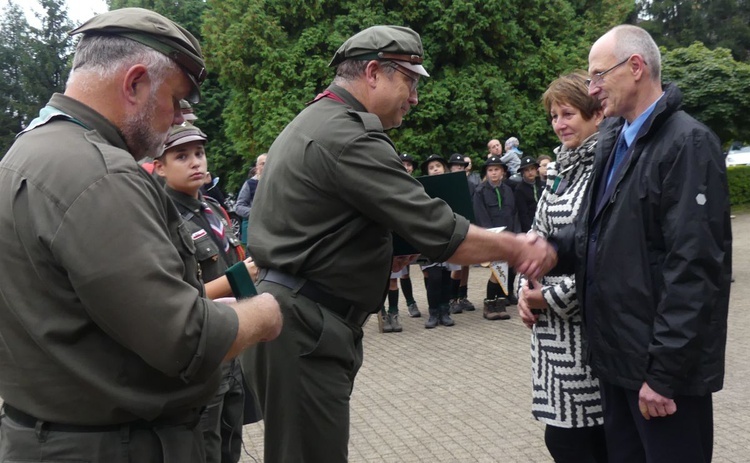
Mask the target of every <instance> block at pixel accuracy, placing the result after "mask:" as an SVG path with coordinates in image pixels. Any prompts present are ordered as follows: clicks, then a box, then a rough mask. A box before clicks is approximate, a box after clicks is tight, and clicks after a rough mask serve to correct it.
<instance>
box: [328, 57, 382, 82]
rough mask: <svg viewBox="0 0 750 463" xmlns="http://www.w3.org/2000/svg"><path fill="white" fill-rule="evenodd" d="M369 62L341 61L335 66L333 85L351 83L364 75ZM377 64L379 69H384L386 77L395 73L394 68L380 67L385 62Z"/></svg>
mask: <svg viewBox="0 0 750 463" xmlns="http://www.w3.org/2000/svg"><path fill="white" fill-rule="evenodd" d="M370 61H372V60H361V59H360V60H357V59H348V60H346V61H342V62H341V64H339V65H338V66H336V77H335V78H334V79H333V83H334V84H340V83H343V82H351V81H353V80H356V79H358V78H359V77H361V76H363V75H364V74H365V69H367V63H369V62H370ZM378 62H379V63H380V64H381V67H383V68H384V69H385V71H384V72H385V73H386V75H392V74H393V73H394V72H396V69H395V68H394V67H391V66H382V64H383V63H385V62H387V61H378Z"/></svg>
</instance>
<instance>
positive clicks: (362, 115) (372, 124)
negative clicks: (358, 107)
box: [349, 109, 383, 132]
mask: <svg viewBox="0 0 750 463" xmlns="http://www.w3.org/2000/svg"><path fill="white" fill-rule="evenodd" d="M349 114H351V115H353V116H355V117H356V118H357V119H359V120H360V121H362V124H363V125H364V126H365V130H366V131H368V132H383V124H382V123H381V122H380V118H379V117H378V116H376V115H375V114H373V113H368V112H364V111H354V110H353V109H350V110H349Z"/></svg>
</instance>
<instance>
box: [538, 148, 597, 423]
mask: <svg viewBox="0 0 750 463" xmlns="http://www.w3.org/2000/svg"><path fill="white" fill-rule="evenodd" d="M597 137H598V133H595V134H594V135H592V136H590V137H589V138H587V139H586V140H585V141H584V142H583V144H582V145H581V146H580V147H578V148H576V149H574V150H566V149H565V148H564V147H562V146H561V147H559V148H557V149H556V154H557V161H556V162H554V163H550V164H549V166H548V171H547V183H546V186H545V189H544V192H543V193H542V196H541V198H540V200H539V205H538V207H537V211H536V217H535V218H534V225H533V227H532V232H534V231H535V232H536V233H538V234H540V235H542V236H544V237H545V238H546V237H547V236H550V235H555V234H556V232H557V231H558V230H560V229H561V228H563V227H565V226H566V225H568V224H570V223H572V222H573V221H574V219H575V217H576V216H577V215H578V212H579V209H580V207H581V203H582V202H583V197H584V192H585V190H586V187H587V185H588V183H589V179H590V177H591V172H592V169H593V165H594V149H595V147H596V142H597ZM541 283H542V285H543V288H542V295H543V296H544V298H545V299H546V301H547V303H548V304H549V307H550V308H549V309H548V310H545V311H543V313H542V314H541V315H540V316H539V320H538V321H537V323H536V325H534V328H533V330H532V335H531V360H532V368H533V374H532V383H533V391H532V397H533V401H532V407H531V411H532V414H533V415H534V417H535V418H536V419H537V420H539V421H541V422H543V423H546V424H549V425H552V426H557V427H563V428H581V427H589V426H595V425H601V424H602V422H603V418H602V406H601V398H600V395H599V382H598V381H597V380H596V379H595V378H593V377H592V374H591V368H590V367H589V366H588V365H586V364H585V352H584V350H583V349H584V348H583V342H582V339H581V337H582V333H583V326H582V316H581V311H580V308H579V305H578V299H577V298H576V287H575V275H561V276H546V277H544V279H543V280H542V282H541Z"/></svg>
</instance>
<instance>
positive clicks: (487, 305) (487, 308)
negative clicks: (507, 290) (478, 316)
mask: <svg viewBox="0 0 750 463" xmlns="http://www.w3.org/2000/svg"><path fill="white" fill-rule="evenodd" d="M482 312H483V313H482V316H483V317H484V318H486V319H487V320H499V318H498V313H497V299H485V300H484V307H483V308H482Z"/></svg>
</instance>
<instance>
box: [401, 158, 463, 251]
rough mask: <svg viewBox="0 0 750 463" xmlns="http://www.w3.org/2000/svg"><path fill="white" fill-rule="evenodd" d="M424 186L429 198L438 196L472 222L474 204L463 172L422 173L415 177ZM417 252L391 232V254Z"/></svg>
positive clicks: (454, 210)
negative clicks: (420, 175)
mask: <svg viewBox="0 0 750 463" xmlns="http://www.w3.org/2000/svg"><path fill="white" fill-rule="evenodd" d="M417 180H418V181H419V183H421V184H422V186H423V187H424V191H425V193H427V194H428V195H429V196H430V197H431V198H440V199H442V200H443V201H445V202H446V203H447V204H448V206H450V208H451V209H452V210H453V212H455V213H456V214H458V215H462V216H464V217H466V218H467V219H469V222H472V223H474V206H473V204H472V203H471V196H470V195H469V181H468V179H467V178H466V173H465V172H451V173H449V174H442V175H424V176H422V177H417ZM409 254H419V251H418V250H417V249H416V248H415V247H414V246H412V245H411V244H409V242H408V241H407V240H406V239H405V238H403V237H401V236H399V235H398V234H397V233H394V234H393V255H394V256H404V255H409Z"/></svg>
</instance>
